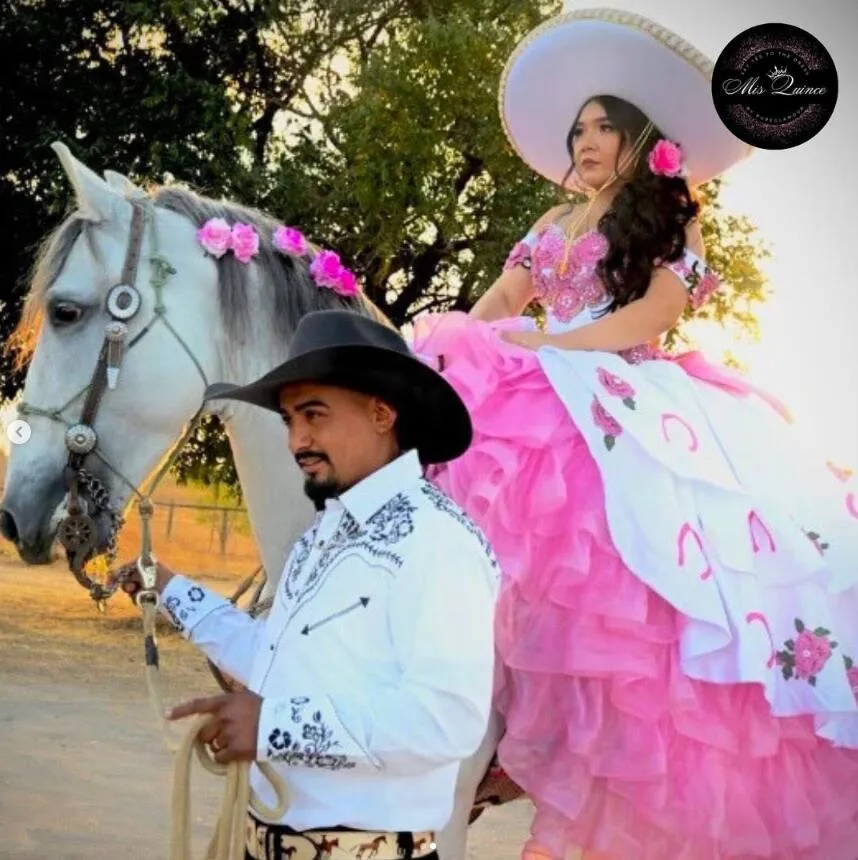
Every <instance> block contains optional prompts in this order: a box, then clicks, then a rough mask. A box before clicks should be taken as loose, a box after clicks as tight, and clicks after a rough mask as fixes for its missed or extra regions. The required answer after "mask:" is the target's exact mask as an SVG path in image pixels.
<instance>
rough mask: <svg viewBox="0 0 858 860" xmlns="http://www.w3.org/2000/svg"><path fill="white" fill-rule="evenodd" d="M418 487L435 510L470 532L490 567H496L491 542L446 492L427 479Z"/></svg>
mask: <svg viewBox="0 0 858 860" xmlns="http://www.w3.org/2000/svg"><path fill="white" fill-rule="evenodd" d="M420 489H421V490H422V491H423V495H424V496H426V498H427V499H429V501H430V502H431V503H432V506H433V507H434V508H435V510H437V511H440V512H441V513H443V514H447V515H448V516H450V517H452V518H453V519H454V520H455V521H456V522H457V523H458V524H459V525H460V526H462V528H464V529H466V530H467V531H468V532H470V533H471V534H472V535H473V536H474V537H475V538H476V539H477V540H478V541H479V542H480V546H481V547H482V548H483V552H485V554H486V557H487V558H488V560H489V563H490V564H491V566H492V567H495V568H496V567H497V566H498V563H497V559H496V558H495V554H494V550H492V547H491V544H490V543H489V542H488V539H487V538H486V536H485V535H484V534H483V532H482V529H481V528H480V527H479V526H478V525H477V524H476V523H475V522H474V521H473V520H472V519H471V518H470V517H469V516H468V515H467V514H466V513H465V512H464V511H463V510H462V509H461V508H460V507H459V506H458V505H457V504H456V503H455V502H454V501H453V500H452V499H451V498H450V497H449V496H448V495H446V493H442V492H441V490H439V489H438V488H437V487H436V486H435V485H434V484H431V483H429V481H423V482H422V483H421V486H420Z"/></svg>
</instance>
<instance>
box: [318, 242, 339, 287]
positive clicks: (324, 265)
mask: <svg viewBox="0 0 858 860" xmlns="http://www.w3.org/2000/svg"><path fill="white" fill-rule="evenodd" d="M342 271H343V264H342V263H341V262H340V256H339V254H336V253H334V252H333V251H319V253H318V254H317V255H316V257H315V259H314V260H313V262H312V263H310V274H311V275H312V276H313V280H314V281H315V282H316V283H317V284H318V285H319V286H320V287H331V288H334V287H337V286H338V285H339V282H340V277H341V273H342Z"/></svg>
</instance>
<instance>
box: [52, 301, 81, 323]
mask: <svg viewBox="0 0 858 860" xmlns="http://www.w3.org/2000/svg"><path fill="white" fill-rule="evenodd" d="M82 316H83V308H81V307H80V306H78V305H76V304H73V303H72V302H57V303H56V304H54V305H51V322H52V323H53V324H54V325H56V326H69V325H74V324H75V323H76V322H80V319H81V317H82Z"/></svg>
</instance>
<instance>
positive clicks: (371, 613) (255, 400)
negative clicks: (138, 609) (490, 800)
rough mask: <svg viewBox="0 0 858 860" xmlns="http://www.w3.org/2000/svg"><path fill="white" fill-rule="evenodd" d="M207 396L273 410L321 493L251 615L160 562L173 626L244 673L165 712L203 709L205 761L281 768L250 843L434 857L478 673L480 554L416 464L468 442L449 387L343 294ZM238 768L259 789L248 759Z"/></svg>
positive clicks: (487, 677) (490, 577) (482, 647)
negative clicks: (268, 816) (254, 370)
mask: <svg viewBox="0 0 858 860" xmlns="http://www.w3.org/2000/svg"><path fill="white" fill-rule="evenodd" d="M206 399H207V400H216V399H233V400H240V401H244V402H246V403H251V404H255V405H257V406H260V407H263V408H267V409H272V410H276V411H278V412H280V413H281V414H282V416H283V420H284V422H285V424H286V426H287V429H288V436H289V448H290V451H291V453H292V454H293V456H294V457H295V459H296V461H297V462H298V464H299V466H300V467H301V469H303V471H304V473H305V475H306V485H305V486H306V492H307V495H308V496H309V497H310V498H311V499H312V500H313V501H314V502H315V503H316V505H317V508H318V509H319V513H318V514H317V517H316V522H315V524H314V525H313V526H312V528H311V529H310V530H309V531H308V532H307V534H305V535H304V536H303V537H302V538H301V539H300V540H299V541H298V543H297V545H296V546H295V547H294V549H293V551H292V553H291V555H290V557H289V559H288V560H287V563H286V567H285V569H284V571H283V574H282V578H281V580H280V583H279V586H278V589H277V593H276V596H275V600H274V604H273V606H272V609H271V612H270V615H269V617H268V619H267V620H266V621H259V620H253V619H251V618H250V617H249V616H248V615H247V614H246V613H243V612H241V611H239V610H237V609H235V608H234V607H233V606H232V605H231V604H230V603H229V602H228V601H226V600H225V599H224V598H222V597H221V596H220V595H218V594H215V593H213V592H211V591H209V590H208V589H206V588H204V587H203V586H201V585H198V584H196V583H194V582H191V581H190V580H188V579H186V578H184V577H182V576H179V575H176V574H173V573H172V572H170V571H169V570H167V569H166V568H164V567H160V568H159V573H158V582H157V588H158V590H159V591H161V593H162V597H163V606H164V608H165V610H166V611H167V613H168V614H169V615H170V617H171V618H172V620H173V622H174V623H175V624H176V626H177V627H178V629H179V630H180V631H181V632H182V633H183V635H184V636H186V637H187V638H188V639H190V640H191V641H192V642H194V643H195V644H196V645H198V646H199V647H200V648H201V649H202V650H203V651H204V652H205V654H206V655H207V656H208V657H209V658H210V659H211V660H212V662H214V663H215V664H216V665H217V666H218V667H219V668H220V669H222V670H223V671H225V672H226V673H228V674H229V675H231V676H232V677H233V678H235V679H236V680H238V681H239V682H241V683H242V684H243V685H244V686H245V687H246V688H247V691H246V692H239V693H231V694H227V695H223V696H215V697H212V698H209V699H197V700H194V701H192V702H188V703H186V704H184V705H180V706H179V707H177V708H175V709H174V710H173V712H172V714H171V718H173V719H179V718H182V717H186V716H188V715H191V714H200V713H206V714H212V715H213V716H214V721H213V724H212V726H211V729H210V730H207V731H206V732H205V735H204V736H203V737H202V739H203V741H204V742H206V743H209V744H210V745H211V747H212V749H213V750H214V751H215V757H216V758H217V760H218V761H221V762H228V761H233V760H248V761H267V762H271V763H274V764H275V765H276V766H277V767H278V768H279V769H281V773H282V775H283V776H284V778H285V780H286V783H287V785H288V789H289V796H290V807H289V809H288V812H287V813H286V815H285V817H284V818H283V819H282V820H281V821H279V822H261V821H258V820H257V819H256V818H254V817H253V816H252V815H251V814H250V813H249V823H248V832H249V838H248V843H247V851H248V854H247V856H248V857H250V858H259V860H281V858H286V857H296V858H302V857H308V858H309V857H312V856H315V855H316V854H317V853H318V854H320V855H321V850H322V849H321V847H320V846H324V847H325V848H327V847H328V846H330V845H332V844H336V845H337V848H338V849H339V852H340V853H342V852H345V853H344V854H343V856H345V855H346V854H351V855H355V856H360V855H362V854H366V855H367V856H372V857H374V858H375V860H393V858H396V857H403V856H405V857H408V856H411V857H414V858H427V857H436V854H435V853H434V832H435V831H437V830H438V829H440V828H442V827H443V826H444V825H445V824H446V823H447V821H448V819H449V816H450V814H451V812H452V808H453V793H454V787H455V782H456V776H457V773H458V767H459V763H460V762H461V760H462V759H464V758H467V757H468V756H470V755H471V754H472V753H473V752H474V751H475V750H476V749H477V747H478V745H479V743H480V741H481V740H482V737H483V735H484V733H485V730H486V728H487V724H488V717H489V711H490V702H491V691H492V673H493V659H494V646H493V635H492V629H493V616H494V603H495V597H496V593H497V580H498V571H497V567H496V564H495V562H494V560H493V556H492V554H491V551H490V550H489V548H488V546H487V544H486V542H485V539H484V538H483V537H482V535H481V533H480V532H479V530H478V529H477V527H476V526H475V525H474V524H473V523H472V522H471V520H470V519H469V518H468V517H467V516H466V515H465V514H464V513H463V512H462V511H461V510H460V509H459V508H457V507H456V505H455V504H454V503H453V502H452V501H451V500H450V499H449V498H447V497H446V496H444V495H443V494H442V493H441V492H440V491H439V490H438V489H436V488H435V487H434V486H433V485H431V484H430V483H428V482H427V481H426V480H425V478H424V477H423V466H424V465H428V464H431V463H439V462H444V461H447V460H451V459H453V458H455V457H458V456H459V455H461V454H462V453H463V452H464V451H465V450H466V449H467V447H468V445H469V444H470V439H471V424H470V419H469V416H468V413H467V411H466V409H465V406H464V405H463V403H462V402H461V400H460V399H459V397H458V395H457V394H456V393H455V392H454V390H453V389H452V388H451V387H450V386H449V385H448V383H447V382H446V381H445V380H444V379H443V378H442V377H441V376H440V375H439V374H437V373H436V372H435V371H434V370H431V369H430V368H429V367H427V366H426V365H425V364H424V363H422V362H420V361H419V360H417V359H416V358H415V357H414V356H413V355H412V354H411V353H410V351H409V349H408V347H407V345H406V343H405V341H404V340H403V339H402V338H401V337H400V336H399V335H398V334H397V333H396V332H395V331H393V330H392V329H390V328H387V327H386V326H383V325H380V324H379V323H377V322H374V321H372V320H369V319H366V318H364V317H361V316H358V315H356V314H354V313H350V312H344V311H342V312H341V311H323V312H317V313H312V314H309V315H307V316H306V317H305V318H304V319H303V320H302V322H301V324H300V325H299V326H298V328H297V330H296V332H295V335H294V338H293V342H292V346H291V350H290V356H289V359H288V360H287V361H286V362H285V363H284V364H283V365H281V366H280V367H278V368H276V369H275V370H273V371H271V372H270V373H268V374H267V375H266V376H264V377H262V378H261V379H259V380H258V381H256V382H254V383H252V384H250V385H247V386H245V387H238V386H232V385H227V384H218V385H215V386H211V387H210V389H209V390H208V391H207V392H206ZM136 587H139V579H138V580H137V581H136V584H134V583H130V582H129V584H128V585H127V586H126V588H127V590H129V591H133V590H134V589H135V588H136ZM251 691H252V692H251ZM251 780H252V786H253V788H254V790H255V791H256V792H257V793H258V794H259V796H260V797H261V799H262V800H263V801H264V802H265V803H269V804H270V803H271V802H272V800H273V797H272V793H271V789H270V786H269V784H268V783H267V781H266V780H265V779H264V778H262V777H261V776H260V774H259V772H258V769H257V768H255V767H254V768H252V775H251ZM334 840H337V842H336V843H334Z"/></svg>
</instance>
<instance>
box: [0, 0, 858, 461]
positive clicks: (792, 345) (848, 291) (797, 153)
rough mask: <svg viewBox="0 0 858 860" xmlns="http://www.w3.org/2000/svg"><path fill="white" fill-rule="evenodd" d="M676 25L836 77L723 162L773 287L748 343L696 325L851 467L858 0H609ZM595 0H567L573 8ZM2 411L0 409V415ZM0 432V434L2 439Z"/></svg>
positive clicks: (699, 43) (706, 343) (819, 447)
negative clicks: (769, 38)
mask: <svg viewBox="0 0 858 860" xmlns="http://www.w3.org/2000/svg"><path fill="white" fill-rule="evenodd" d="M615 2H616V5H617V6H620V7H621V8H623V9H626V10H628V11H631V12H637V13H639V14H642V15H646V16H647V17H649V18H653V19H654V20H656V21H658V22H659V23H660V24H662V25H663V26H666V27H668V28H669V29H671V30H674V31H675V32H677V33H679V34H680V35H682V36H683V37H685V38H687V39H688V40H689V41H691V42H692V43H693V44H694V45H695V46H696V47H697V48H698V49H700V50H701V51H703V52H704V53H706V54H707V55H708V56H710V57H711V58H712V59H713V60H714V59H716V58H717V56H718V54H719V53H720V52H721V50H722V49H723V48H724V46H725V45H726V44H727V43H728V42H729V41H730V40H731V39H732V38H733V37H734V36H736V35H738V34H739V33H740V32H742V31H743V30H745V29H747V28H749V27H752V26H755V25H757V24H762V23H768V22H783V23H788V24H794V25H796V26H799V27H802V28H803V29H805V30H807V31H809V32H810V33H812V34H813V35H814V36H816V38H818V39H819V40H820V41H821V42H822V43H823V44H824V45H825V46H826V48H827V49H828V51H829V53H830V54H831V55H832V57H833V59H834V63H835V66H836V68H837V71H838V77H839V97H838V103H837V106H836V108H835V110H834V114H833V116H832V117H831V119H830V120H829V122H828V124H827V125H826V126H825V128H824V129H823V130H822V131H821V132H820V133H819V134H818V135H817V136H816V137H814V138H813V139H812V140H810V141H808V142H807V143H805V144H803V145H801V146H798V147H795V148H793V149H788V150H782V151H764V150H758V151H757V152H756V153H755V154H754V155H753V156H752V157H751V158H750V159H748V160H747V161H746V162H744V163H743V164H741V165H739V166H738V167H736V168H734V169H733V170H732V171H730V172H728V173H727V174H726V175H725V177H724V179H725V186H726V187H725V188H724V191H723V193H722V198H721V200H722V203H723V204H724V207H725V208H726V209H727V210H728V211H731V212H735V213H737V214H743V215H746V216H748V217H749V219H750V220H751V222H752V223H754V224H755V225H756V226H757V227H758V228H759V234H760V236H761V237H762V238H763V240H764V241H765V242H766V243H767V244H768V246H769V248H770V249H771V251H772V255H773V258H772V259H771V260H770V261H766V262H765V263H764V265H763V268H764V271H765V272H766V274H767V275H768V277H769V282H770V287H771V292H772V296H771V298H770V299H769V301H768V302H767V303H766V305H765V306H764V307H762V308H761V309H760V311H759V313H758V316H759V318H760V320H761V327H762V340H761V342H760V344H759V345H754V346H749V345H747V344H742V343H741V342H736V341H735V340H733V339H732V336H731V334H730V333H729V332H724V331H722V330H719V329H717V328H715V327H707V328H706V329H705V330H703V331H701V332H695V336H696V337H697V339H698V341H699V342H700V344H701V345H702V346H703V348H704V349H705V350H706V351H707V353H708V354H709V355H710V356H711V357H713V358H718V357H720V356H721V355H722V354H723V351H724V349H725V348H727V347H729V348H730V349H731V350H732V351H733V352H734V353H735V354H736V355H737V357H739V358H740V359H741V360H742V361H743V363H744V364H745V365H746V366H747V368H748V370H749V373H750V376H751V378H752V380H753V381H754V382H756V383H757V384H759V385H761V386H763V387H765V388H767V389H768V390H769V391H771V392H772V393H773V394H775V395H776V396H778V397H779V398H780V399H781V400H783V401H784V402H785V403H786V404H787V405H788V406H789V407H790V409H791V410H792V411H793V413H794V414H795V416H796V426H797V429H798V432H799V433H800V434H801V435H802V437H803V438H804V440H805V442H806V444H807V445H808V446H812V447H813V448H815V449H816V451H817V454H818V455H819V454H823V455H824V456H825V457H826V458H830V459H831V460H832V461H834V462H835V463H838V464H840V465H848V466H852V467H858V386H856V379H858V349H856V347H855V345H854V339H853V332H854V328H855V324H856V317H858V301H856V298H855V295H856V289H855V285H856V281H858V272H856V266H855V263H854V262H853V261H854V256H855V255H854V254H853V245H854V244H855V243H856V240H858V232H856V228H855V210H856V206H858V170H856V161H855V158H854V156H853V155H852V154H851V153H850V149H851V148H852V144H853V139H854V135H855V132H856V131H858V98H856V94H855V88H856V85H858V52H856V51H854V47H853V46H854V42H855V40H856V36H858V3H854V0H825V2H824V3H823V2H817V3H808V2H807V0H717V3H716V2H702V0H615ZM592 5H595V4H593V3H592V2H588V0H574V2H572V3H571V4H570V6H571V7H572V8H576V7H577V8H586V7H589V6H592ZM5 417H7V416H5V415H2V414H0V421H2V420H3V418H5ZM5 443H6V439H5V436H3V437H0V446H3V445H5Z"/></svg>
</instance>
